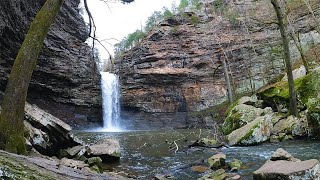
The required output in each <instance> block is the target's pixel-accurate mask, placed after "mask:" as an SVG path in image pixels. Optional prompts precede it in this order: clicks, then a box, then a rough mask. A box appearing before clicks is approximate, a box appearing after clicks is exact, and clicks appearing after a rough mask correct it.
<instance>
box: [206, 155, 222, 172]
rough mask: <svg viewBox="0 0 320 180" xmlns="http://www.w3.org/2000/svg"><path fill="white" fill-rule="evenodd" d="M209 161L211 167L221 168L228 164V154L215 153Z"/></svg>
mask: <svg viewBox="0 0 320 180" xmlns="http://www.w3.org/2000/svg"><path fill="white" fill-rule="evenodd" d="M208 163H209V166H210V168H211V169H219V168H222V167H223V166H225V164H226V155H225V154H223V153H219V154H215V155H213V156H212V157H210V158H208Z"/></svg>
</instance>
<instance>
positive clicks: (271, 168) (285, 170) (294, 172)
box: [253, 159, 320, 180]
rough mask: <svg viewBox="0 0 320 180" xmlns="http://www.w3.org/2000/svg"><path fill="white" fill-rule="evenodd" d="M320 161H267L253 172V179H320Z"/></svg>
mask: <svg viewBox="0 0 320 180" xmlns="http://www.w3.org/2000/svg"><path fill="white" fill-rule="evenodd" d="M319 178H320V166H319V161H318V160H316V159H310V160H306V161H300V162H293V161H285V160H278V161H267V162H266V163H265V164H264V165H263V166H262V167H260V168H259V169H258V170H256V171H254V172H253V179H257V180H270V179H274V180H277V179H279V180H282V179H289V180H291V179H292V180H294V179H319Z"/></svg>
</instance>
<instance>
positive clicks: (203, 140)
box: [199, 138, 218, 147]
mask: <svg viewBox="0 0 320 180" xmlns="http://www.w3.org/2000/svg"><path fill="white" fill-rule="evenodd" d="M199 144H201V145H203V146H208V147H210V146H216V145H217V144H218V141H217V140H216V139H213V138H201V139H200V142H199Z"/></svg>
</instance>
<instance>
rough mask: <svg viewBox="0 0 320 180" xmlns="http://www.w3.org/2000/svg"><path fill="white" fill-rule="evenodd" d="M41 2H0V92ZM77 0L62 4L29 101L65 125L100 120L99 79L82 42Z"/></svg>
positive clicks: (84, 28)
mask: <svg viewBox="0 0 320 180" xmlns="http://www.w3.org/2000/svg"><path fill="white" fill-rule="evenodd" d="M44 2H45V0H39V1H30V0H28V1H23V0H3V1H1V2H0V37H1V38H0V49H1V51H0V91H4V89H5V86H6V83H7V78H8V75H9V73H10V69H11V67H12V64H13V62H14V59H15V56H16V54H17V52H18V50H19V47H20V45H21V43H22V41H23V39H24V37H25V34H26V32H27V30H28V27H29V25H30V23H31V21H32V19H33V17H34V16H35V15H36V13H37V12H38V11H39V9H40V8H41V6H42V5H43V4H44ZM79 3H80V0H66V1H65V3H64V5H63V7H62V8H61V11H60V13H59V15H58V17H57V19H56V20H55V23H54V24H53V26H52V27H51V30H50V32H49V34H48V36H47V38H46V40H45V42H44V48H43V51H42V53H41V55H40V58H39V60H38V64H37V67H36V69H35V71H34V73H33V77H32V81H31V84H30V87H29V94H28V101H29V102H31V103H35V104H37V105H38V106H39V107H41V108H42V109H45V110H47V111H49V112H50V113H52V114H53V115H55V116H56V117H59V118H60V119H62V120H65V121H69V122H70V121H80V122H81V121H87V120H88V121H99V120H101V118H100V117H101V95H100V94H101V93H100V87H99V84H100V83H99V79H100V77H99V74H98V72H97V71H96V68H95V63H94V60H93V58H92V55H91V49H90V47H89V46H88V45H87V44H86V43H85V41H86V39H87V38H88V30H87V26H86V25H85V23H84V21H83V18H82V16H81V15H80V14H79V11H80V9H79V7H78V6H79Z"/></svg>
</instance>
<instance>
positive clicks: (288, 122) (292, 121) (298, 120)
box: [271, 112, 308, 137]
mask: <svg viewBox="0 0 320 180" xmlns="http://www.w3.org/2000/svg"><path fill="white" fill-rule="evenodd" d="M271 133H272V134H279V133H285V134H292V135H293V136H300V137H302V136H307V135H308V120H307V115H306V113H305V112H301V113H299V117H294V116H289V117H287V118H286V119H281V120H279V121H278V122H277V123H276V124H275V125H274V127H273V128H272V132H271Z"/></svg>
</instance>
